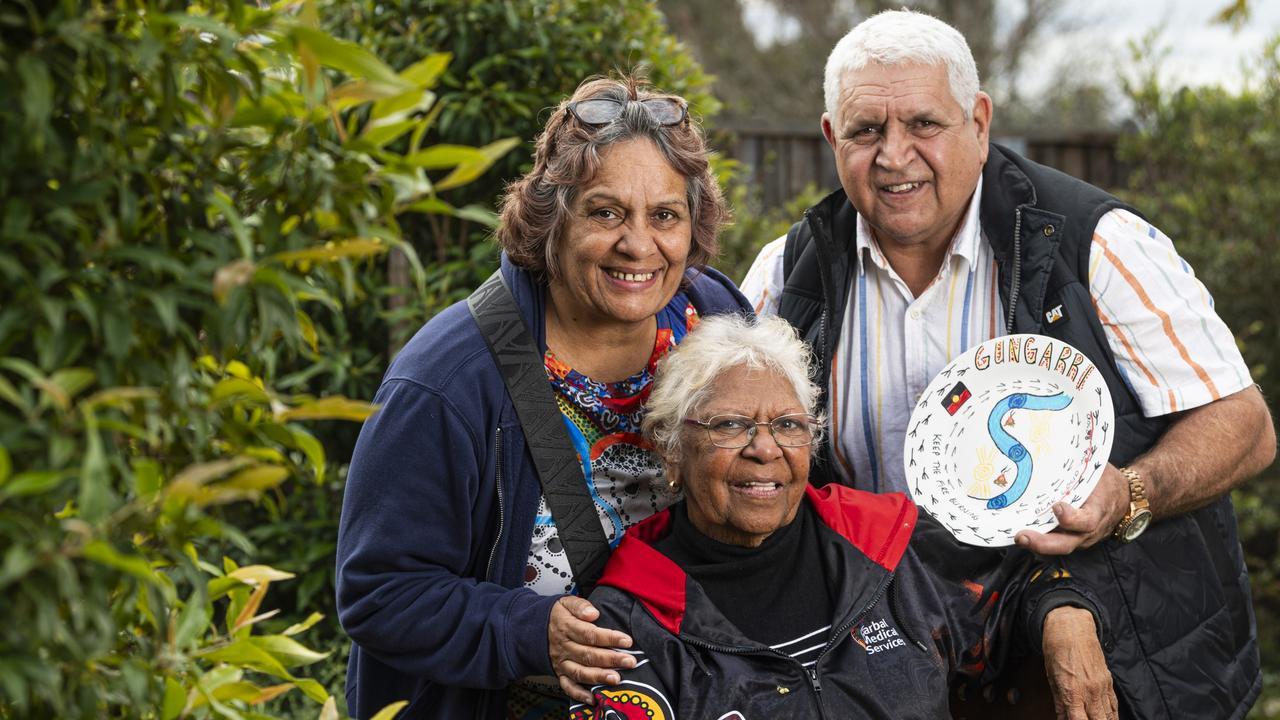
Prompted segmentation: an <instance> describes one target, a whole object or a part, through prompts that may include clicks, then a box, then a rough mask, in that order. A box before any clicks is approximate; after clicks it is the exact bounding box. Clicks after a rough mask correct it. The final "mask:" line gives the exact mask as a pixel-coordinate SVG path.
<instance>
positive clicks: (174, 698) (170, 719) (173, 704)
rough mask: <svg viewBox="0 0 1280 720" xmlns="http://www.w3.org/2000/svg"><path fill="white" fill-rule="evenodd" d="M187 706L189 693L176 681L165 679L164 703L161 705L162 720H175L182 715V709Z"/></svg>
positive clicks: (169, 678)
mask: <svg viewBox="0 0 1280 720" xmlns="http://www.w3.org/2000/svg"><path fill="white" fill-rule="evenodd" d="M186 706H187V691H186V689H185V688H183V687H182V685H181V684H180V683H179V682H178V681H177V680H175V679H173V678H171V677H167V678H165V679H164V701H163V704H162V705H161V710H160V718H161V720H174V718H176V717H178V715H180V714H181V713H182V709H183V708H184V707H186Z"/></svg>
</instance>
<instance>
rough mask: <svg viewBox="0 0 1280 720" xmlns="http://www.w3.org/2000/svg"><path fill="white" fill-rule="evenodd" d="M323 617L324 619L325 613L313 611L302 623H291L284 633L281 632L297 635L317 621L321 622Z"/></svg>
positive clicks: (287, 634)
mask: <svg viewBox="0 0 1280 720" xmlns="http://www.w3.org/2000/svg"><path fill="white" fill-rule="evenodd" d="M323 619H324V615H323V614H322V613H318V612H313V613H311V614H310V615H308V616H307V619H306V620H303V621H302V622H300V623H295V624H293V625H290V626H289V627H288V628H286V629H285V631H284V632H283V633H280V634H281V635H285V636H292V635H297V634H298V633H300V632H303V631H305V630H307V629H308V628H310V627H311V626H312V625H315V624H316V623H318V622H320V621H321V620H323Z"/></svg>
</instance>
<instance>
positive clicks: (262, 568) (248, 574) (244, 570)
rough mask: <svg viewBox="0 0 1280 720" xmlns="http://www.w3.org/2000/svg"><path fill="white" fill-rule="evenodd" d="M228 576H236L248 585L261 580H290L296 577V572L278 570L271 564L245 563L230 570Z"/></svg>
mask: <svg viewBox="0 0 1280 720" xmlns="http://www.w3.org/2000/svg"><path fill="white" fill-rule="evenodd" d="M227 577H229V578H235V579H236V580H239V581H241V582H243V583H246V584H248V585H257V584H258V583H261V582H276V581H278V580H289V579H291V578H293V577H294V574H293V573H291V572H285V571H284V570H277V569H275V568H273V567H271V566H269V565H245V566H244V567H238V568H236V569H235V570H232V571H230V572H228V573H227Z"/></svg>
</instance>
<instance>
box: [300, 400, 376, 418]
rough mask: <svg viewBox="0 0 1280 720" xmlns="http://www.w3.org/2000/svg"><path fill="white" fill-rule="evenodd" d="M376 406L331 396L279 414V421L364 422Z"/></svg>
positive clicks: (374, 410)
mask: <svg viewBox="0 0 1280 720" xmlns="http://www.w3.org/2000/svg"><path fill="white" fill-rule="evenodd" d="M377 410H378V407H377V406H376V405H373V404H370V403H367V402H363V401H360V400H348V399H347V398H344V397H342V396H341V395H331V396H329V397H324V398H320V399H319V400H315V401H313V402H309V403H304V404H302V405H299V406H298V407H294V408H290V409H288V410H285V411H284V412H283V413H280V414H279V419H280V420H353V421H355V422H364V421H365V420H367V419H368V418H369V416H370V415H373V414H374V413H375V412H377Z"/></svg>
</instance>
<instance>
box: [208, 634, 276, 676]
mask: <svg viewBox="0 0 1280 720" xmlns="http://www.w3.org/2000/svg"><path fill="white" fill-rule="evenodd" d="M196 655H197V656H198V657H201V658H203V659H205V660H208V661H210V662H224V663H227V664H229V665H235V666H237V667H243V668H248V669H250V670H257V671H258V672H264V673H266V674H268V675H273V676H275V677H278V678H284V679H285V680H292V679H293V676H292V675H290V674H289V671H288V670H286V669H285V667H284V665H283V664H282V663H281V662H280V661H279V660H278V659H276V658H275V656H273V655H272V654H271V653H269V652H267V651H266V650H264V649H262V648H260V647H258V646H257V645H255V644H253V643H252V642H250V638H241V639H238V640H234V641H232V642H231V643H230V644H228V645H223V646H220V647H215V648H212V649H209V650H203V651H200V652H198V653H196Z"/></svg>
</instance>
